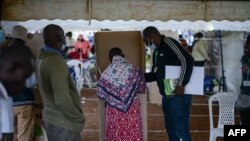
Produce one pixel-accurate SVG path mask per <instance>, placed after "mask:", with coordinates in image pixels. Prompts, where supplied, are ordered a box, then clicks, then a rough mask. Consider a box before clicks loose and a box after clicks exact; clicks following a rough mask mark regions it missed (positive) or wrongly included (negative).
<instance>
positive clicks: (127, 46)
mask: <svg viewBox="0 0 250 141" xmlns="http://www.w3.org/2000/svg"><path fill="white" fill-rule="evenodd" d="M95 46H96V63H97V67H98V69H99V71H100V72H99V73H98V75H97V77H98V78H99V77H100V73H102V72H103V71H104V70H105V69H106V68H107V66H108V65H109V64H110V61H109V50H110V49H111V48H113V47H119V48H121V49H122V51H123V53H124V54H125V58H126V59H127V60H128V61H129V63H131V64H133V65H135V66H137V67H139V68H141V69H142V70H145V55H144V53H145V48H144V43H143V41H142V38H141V33H140V32H139V31H121V32H118V31H115V32H97V33H95ZM140 101H141V106H142V107H141V110H142V120H143V130H144V131H143V133H144V140H147V113H146V111H147V99H146V94H143V95H140ZM99 111H100V113H99V121H100V122H99V123H100V126H99V128H100V131H99V140H100V141H104V137H105V134H104V133H105V132H104V130H105V128H104V127H105V126H104V120H105V106H104V101H103V100H99Z"/></svg>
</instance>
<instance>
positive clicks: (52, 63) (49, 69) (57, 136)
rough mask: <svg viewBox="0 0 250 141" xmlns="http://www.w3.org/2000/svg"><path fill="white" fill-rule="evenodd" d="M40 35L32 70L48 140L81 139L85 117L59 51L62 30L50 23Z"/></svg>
mask: <svg viewBox="0 0 250 141" xmlns="http://www.w3.org/2000/svg"><path fill="white" fill-rule="evenodd" d="M43 38H44V44H45V45H44V47H42V48H41V50H40V52H39V56H38V61H37V70H36V73H37V79H38V85H39V90H40V93H41V95H42V99H43V103H44V111H43V112H44V113H43V114H44V115H43V123H44V127H45V130H46V133H47V137H48V141H56V140H58V141H59V140H60V141H81V136H80V132H81V131H82V129H83V126H84V121H85V118H84V115H83V113H82V110H81V105H80V97H79V94H78V91H77V88H76V87H75V84H74V81H73V79H72V78H71V75H70V72H69V69H68V66H67V64H66V62H65V61H64V60H63V58H62V56H61V54H60V51H61V49H62V45H63V44H65V37H64V31H63V29H62V28H61V27H60V26H58V25H54V24H50V25H47V26H46V27H45V28H44V29H43Z"/></svg>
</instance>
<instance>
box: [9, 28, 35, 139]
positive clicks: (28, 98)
mask: <svg viewBox="0 0 250 141" xmlns="http://www.w3.org/2000/svg"><path fill="white" fill-rule="evenodd" d="M31 35H32V34H29V33H28V30H27V29H26V28H25V27H23V26H20V25H16V26H14V27H13V28H12V32H11V34H9V35H8V38H9V43H8V44H6V47H12V46H24V47H26V48H27V49H29V50H30V48H29V47H28V46H26V45H25V43H26V41H27V40H28V39H30V37H32V36H31ZM30 51H31V50H30ZM35 85H36V78H35V72H33V73H32V75H31V76H30V77H29V78H27V79H26V85H25V86H23V88H22V89H21V91H20V93H19V94H18V95H15V96H13V97H12V99H13V105H14V108H13V109H14V119H15V129H16V134H17V135H16V136H15V141H33V140H34V128H35V109H34V99H35V96H34V94H33V89H34V86H35Z"/></svg>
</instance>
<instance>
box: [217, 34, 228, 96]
mask: <svg viewBox="0 0 250 141" xmlns="http://www.w3.org/2000/svg"><path fill="white" fill-rule="evenodd" d="M221 37H222V36H221V31H220V30H218V31H217V40H219V45H220V57H221V75H222V76H221V77H220V82H219V92H220V90H221V87H222V88H223V89H222V91H223V92H227V85H226V77H225V70H224V63H223V50H222V43H221Z"/></svg>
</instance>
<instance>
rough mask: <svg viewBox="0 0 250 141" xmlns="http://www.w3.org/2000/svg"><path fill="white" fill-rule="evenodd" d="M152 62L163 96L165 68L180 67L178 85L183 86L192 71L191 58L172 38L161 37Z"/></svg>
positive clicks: (192, 60) (192, 61)
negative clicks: (153, 62) (154, 65)
mask: <svg viewBox="0 0 250 141" xmlns="http://www.w3.org/2000/svg"><path fill="white" fill-rule="evenodd" d="M156 51H157V53H156V55H155V58H154V60H155V61H156V62H155V64H156V67H157V71H156V75H157V77H156V79H157V84H158V86H159V89H160V93H161V94H162V95H165V88H164V78H165V66H166V65H169V66H181V74H180V77H179V82H178V84H179V85H182V86H185V85H186V84H187V83H188V82H189V80H190V77H191V74H192V71H193V63H194V59H193V57H192V56H191V55H190V54H189V53H188V52H187V51H186V50H184V48H183V47H181V45H180V43H179V42H178V41H176V40H175V39H173V38H170V37H165V36H164V35H162V41H161V43H160V45H159V47H158V48H157V50H156Z"/></svg>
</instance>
